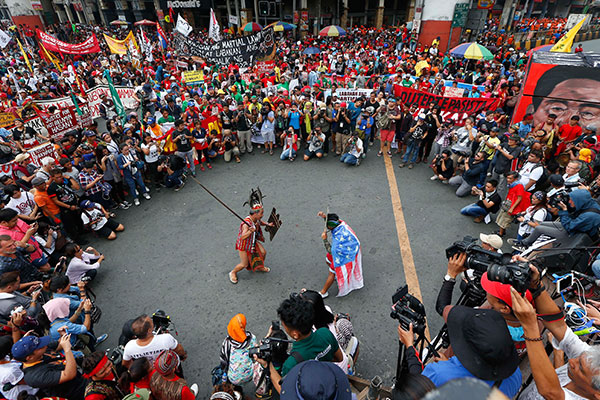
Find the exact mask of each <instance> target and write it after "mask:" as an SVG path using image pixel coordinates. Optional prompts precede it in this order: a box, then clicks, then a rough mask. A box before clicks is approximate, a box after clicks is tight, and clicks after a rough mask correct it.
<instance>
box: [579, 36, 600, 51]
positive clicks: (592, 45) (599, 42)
mask: <svg viewBox="0 0 600 400" xmlns="http://www.w3.org/2000/svg"><path fill="white" fill-rule="evenodd" d="M579 43H581V44H583V51H593V52H596V53H600V39H596V40H588V41H585V42H575V43H573V50H575V47H576V46H579Z"/></svg>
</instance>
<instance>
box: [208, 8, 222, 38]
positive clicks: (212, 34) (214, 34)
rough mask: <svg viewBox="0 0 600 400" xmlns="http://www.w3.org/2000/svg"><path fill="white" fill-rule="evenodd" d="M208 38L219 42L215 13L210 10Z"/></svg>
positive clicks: (219, 33) (219, 36)
mask: <svg viewBox="0 0 600 400" xmlns="http://www.w3.org/2000/svg"><path fill="white" fill-rule="evenodd" d="M208 37H209V38H211V39H212V40H214V41H215V42H218V41H219V40H221V28H219V22H218V21H217V17H216V16H215V11H214V10H213V9H212V8H211V9H210V25H209V28H208Z"/></svg>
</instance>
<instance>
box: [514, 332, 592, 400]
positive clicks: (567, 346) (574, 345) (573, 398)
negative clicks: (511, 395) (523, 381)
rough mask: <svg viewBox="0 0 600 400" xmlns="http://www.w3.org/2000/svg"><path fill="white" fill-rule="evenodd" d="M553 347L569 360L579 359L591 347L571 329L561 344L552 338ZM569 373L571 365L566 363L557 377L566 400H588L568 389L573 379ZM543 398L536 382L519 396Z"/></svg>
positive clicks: (526, 399)
mask: <svg viewBox="0 0 600 400" xmlns="http://www.w3.org/2000/svg"><path fill="white" fill-rule="evenodd" d="M552 346H554V348H556V349H559V350H562V351H564V352H565V355H566V356H567V358H568V359H571V358H577V357H579V356H580V355H581V354H582V353H584V352H586V351H588V350H589V349H590V348H591V346H590V345H589V344H587V343H584V342H582V341H581V339H579V337H578V336H577V335H575V334H574V333H573V331H572V330H571V329H569V328H567V329H566V331H565V336H564V337H563V340H561V342H560V343H559V342H557V341H556V338H552ZM568 371H569V363H566V364H565V365H563V366H562V367H558V368H556V375H557V376H558V380H559V382H560V386H561V387H562V389H563V391H564V392H565V400H586V398H585V397H581V396H579V395H578V394H576V393H573V392H571V391H570V390H569V389H566V388H565V386H567V385H568V384H569V383H571V378H569V375H568ZM542 399H543V397H542V396H541V395H540V392H538V389H537V386H536V384H535V381H534V382H533V383H532V384H531V385H529V387H527V388H526V389H525V390H524V391H523V393H522V394H521V395H520V396H519V400H542Z"/></svg>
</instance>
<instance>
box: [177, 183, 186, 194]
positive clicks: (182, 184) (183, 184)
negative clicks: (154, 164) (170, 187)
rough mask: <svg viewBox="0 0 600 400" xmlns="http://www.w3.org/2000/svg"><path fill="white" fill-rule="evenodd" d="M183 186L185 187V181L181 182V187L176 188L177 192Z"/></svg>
mask: <svg viewBox="0 0 600 400" xmlns="http://www.w3.org/2000/svg"><path fill="white" fill-rule="evenodd" d="M183 186H185V182H184V181H181V185H179V186H177V187H176V188H175V191H176V192H179V191H180V190H181V188H182V187H183Z"/></svg>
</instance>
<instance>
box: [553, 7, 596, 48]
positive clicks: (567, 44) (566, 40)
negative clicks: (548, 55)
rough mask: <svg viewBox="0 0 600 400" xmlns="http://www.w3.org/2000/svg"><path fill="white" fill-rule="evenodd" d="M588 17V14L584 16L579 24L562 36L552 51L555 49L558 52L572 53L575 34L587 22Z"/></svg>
mask: <svg viewBox="0 0 600 400" xmlns="http://www.w3.org/2000/svg"><path fill="white" fill-rule="evenodd" d="M586 19H587V15H586V16H585V17H583V19H582V20H581V21H579V22H578V23H577V25H575V26H574V27H572V28H571V29H570V30H569V32H567V33H565V35H564V36H563V37H561V38H560V40H559V41H558V42H556V44H555V45H554V46H552V48H551V49H550V51H554V52H557V53H570V52H571V46H573V41H574V40H575V35H577V32H579V30H580V29H581V27H582V26H583V23H584V22H585V20H586Z"/></svg>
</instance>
